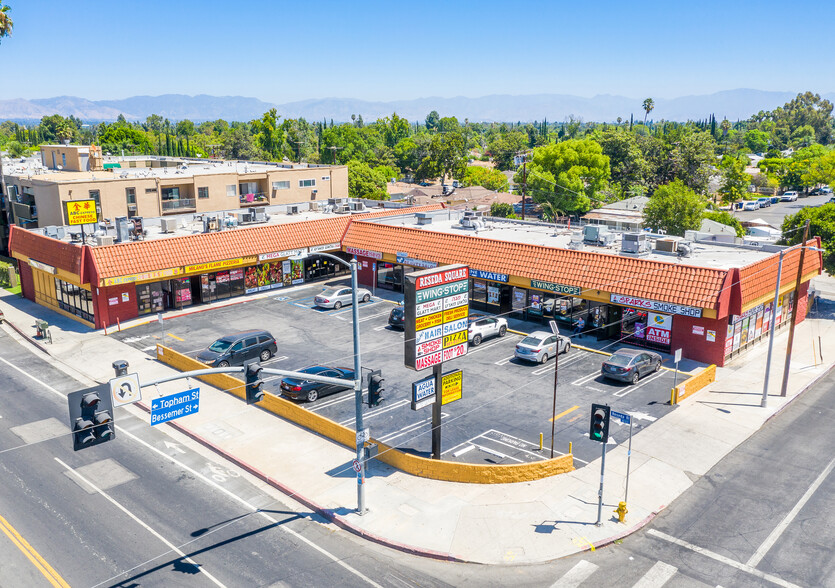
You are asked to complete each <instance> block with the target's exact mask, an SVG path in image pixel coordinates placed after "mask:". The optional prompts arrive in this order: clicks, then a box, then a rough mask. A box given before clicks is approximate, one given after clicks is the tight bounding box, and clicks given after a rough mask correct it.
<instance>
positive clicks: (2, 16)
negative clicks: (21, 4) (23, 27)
mask: <svg viewBox="0 0 835 588" xmlns="http://www.w3.org/2000/svg"><path fill="white" fill-rule="evenodd" d="M10 11H11V8H10V7H9V6H6V5H4V4H0V41H2V40H3V37H10V36H11V34H12V27H13V26H14V23H13V22H12V17H10V16H9V12H10Z"/></svg>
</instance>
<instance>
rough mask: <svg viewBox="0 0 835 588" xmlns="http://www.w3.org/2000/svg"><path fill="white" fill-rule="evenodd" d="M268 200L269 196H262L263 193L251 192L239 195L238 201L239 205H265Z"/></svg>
mask: <svg viewBox="0 0 835 588" xmlns="http://www.w3.org/2000/svg"><path fill="white" fill-rule="evenodd" d="M269 200H270V198H269V196H267V195H266V194H264V193H263V192H253V193H250V194H241V196H240V201H241V204H247V205H249V204H258V203H262V204H266V203H268V202H269Z"/></svg>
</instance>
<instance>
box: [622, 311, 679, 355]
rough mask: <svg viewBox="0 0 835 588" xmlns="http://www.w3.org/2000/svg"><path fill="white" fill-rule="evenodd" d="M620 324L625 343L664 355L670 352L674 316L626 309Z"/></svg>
mask: <svg viewBox="0 0 835 588" xmlns="http://www.w3.org/2000/svg"><path fill="white" fill-rule="evenodd" d="M620 324H621V328H620V331H621V333H620V335H621V339H622V340H623V341H624V342H626V343H631V344H632V345H639V346H641V347H646V348H647V349H653V350H655V351H660V352H662V353H669V352H670V340H671V333H672V330H673V316H672V315H669V314H661V313H659V312H648V311H644V310H639V309H635V308H624V309H623V318H622V320H621V323H620Z"/></svg>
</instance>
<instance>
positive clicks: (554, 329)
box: [548, 321, 560, 335]
mask: <svg viewBox="0 0 835 588" xmlns="http://www.w3.org/2000/svg"><path fill="white" fill-rule="evenodd" d="M548 324H549V325H551V332H552V333H554V334H555V335H559V334H560V330H559V329H558V328H557V321H548Z"/></svg>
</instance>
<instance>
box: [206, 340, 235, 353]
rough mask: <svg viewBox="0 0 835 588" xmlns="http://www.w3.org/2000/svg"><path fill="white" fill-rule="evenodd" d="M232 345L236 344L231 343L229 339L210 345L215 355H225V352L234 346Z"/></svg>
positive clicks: (210, 349)
mask: <svg viewBox="0 0 835 588" xmlns="http://www.w3.org/2000/svg"><path fill="white" fill-rule="evenodd" d="M232 343H234V341H230V340H229V339H218V340H217V341H215V342H214V343H212V344H211V345H209V351H214V352H215V353H223V352H224V351H226V350H227V349H229V347H231V346H232Z"/></svg>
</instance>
